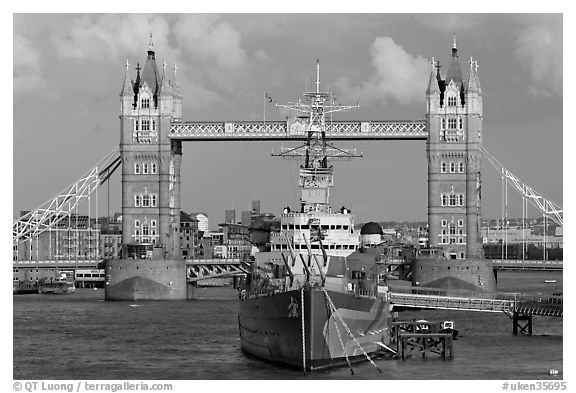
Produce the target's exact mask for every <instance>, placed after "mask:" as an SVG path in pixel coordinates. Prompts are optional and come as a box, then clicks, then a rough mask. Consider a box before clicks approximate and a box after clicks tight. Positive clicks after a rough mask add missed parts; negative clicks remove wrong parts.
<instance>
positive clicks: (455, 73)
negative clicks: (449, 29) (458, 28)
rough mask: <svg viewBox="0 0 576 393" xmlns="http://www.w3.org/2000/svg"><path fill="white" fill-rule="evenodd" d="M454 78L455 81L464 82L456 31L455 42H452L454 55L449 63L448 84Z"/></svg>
mask: <svg viewBox="0 0 576 393" xmlns="http://www.w3.org/2000/svg"><path fill="white" fill-rule="evenodd" d="M451 80H453V81H454V83H457V84H461V83H462V72H461V71H460V64H459V63H458V48H457V47H456V32H454V42H453V44H452V57H451V58H450V63H448V72H447V73H446V79H445V81H446V85H448V84H449V83H450V81H451Z"/></svg>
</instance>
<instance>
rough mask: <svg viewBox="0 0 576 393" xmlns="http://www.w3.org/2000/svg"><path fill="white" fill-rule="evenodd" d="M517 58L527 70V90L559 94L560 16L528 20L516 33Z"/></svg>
mask: <svg viewBox="0 0 576 393" xmlns="http://www.w3.org/2000/svg"><path fill="white" fill-rule="evenodd" d="M514 53H515V55H516V58H517V59H518V60H519V61H520V63H521V67H522V68H523V69H524V70H526V71H527V72H529V73H530V78H531V80H530V85H529V86H528V91H529V92H530V93H531V94H532V95H535V96H538V97H542V96H544V97H546V96H551V95H558V96H560V97H561V96H562V18H561V17H558V18H555V19H553V20H551V19H547V18H546V19H544V20H542V19H540V20H534V19H530V22H529V23H528V24H526V25H524V26H523V27H521V28H520V30H519V31H518V33H517V38H516V50H515V52H514Z"/></svg>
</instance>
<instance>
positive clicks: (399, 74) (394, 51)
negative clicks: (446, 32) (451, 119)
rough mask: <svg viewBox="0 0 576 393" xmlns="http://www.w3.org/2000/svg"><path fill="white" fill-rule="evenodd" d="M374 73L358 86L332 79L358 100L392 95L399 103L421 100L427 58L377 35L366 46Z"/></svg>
mask: <svg viewBox="0 0 576 393" xmlns="http://www.w3.org/2000/svg"><path fill="white" fill-rule="evenodd" d="M370 55H371V57H372V65H373V67H374V69H375V71H374V73H373V74H372V75H371V76H370V77H369V78H368V79H367V80H365V81H364V82H362V84H361V85H360V86H357V87H354V86H351V84H350V80H349V79H348V78H341V79H339V80H338V81H336V86H337V88H338V89H339V90H341V91H344V92H345V93H346V95H349V96H351V97H353V98H356V99H360V100H367V101H370V100H373V99H380V100H381V101H382V102H383V103H386V101H387V100H389V99H392V100H395V101H397V102H399V103H400V104H410V103H412V102H417V101H422V100H423V99H424V91H425V89H426V84H427V80H428V77H429V72H430V70H429V61H428V60H427V59H426V58H424V57H422V56H413V55H411V54H409V53H408V52H406V51H405V50H404V48H403V47H401V46H400V45H398V44H396V43H395V42H394V40H393V39H392V38H390V37H378V38H377V39H376V40H375V41H374V43H373V44H372V46H371V48H370Z"/></svg>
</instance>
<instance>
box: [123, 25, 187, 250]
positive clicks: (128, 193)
mask: <svg viewBox="0 0 576 393" xmlns="http://www.w3.org/2000/svg"><path fill="white" fill-rule="evenodd" d="M120 102H121V113H120V153H121V156H122V258H128V259H130V258H142V257H146V256H147V257H151V256H152V255H154V259H174V258H179V257H180V255H179V252H180V245H179V234H178V230H179V227H180V223H179V220H180V163H181V159H182V146H181V141H171V140H170V139H169V138H168V135H169V133H170V124H171V122H177V121H181V120H182V95H181V94H180V89H179V87H178V84H177V83H176V66H174V77H173V79H172V81H169V80H168V78H167V75H166V64H165V63H164V64H163V67H162V74H160V71H159V70H158V67H157V65H156V54H155V52H154V44H153V42H152V34H150V43H149V47H148V54H147V58H146V60H145V62H144V68H141V67H140V63H138V65H137V67H136V80H130V78H129V64H128V61H127V62H126V75H125V77H124V83H123V86H122V91H121V93H120Z"/></svg>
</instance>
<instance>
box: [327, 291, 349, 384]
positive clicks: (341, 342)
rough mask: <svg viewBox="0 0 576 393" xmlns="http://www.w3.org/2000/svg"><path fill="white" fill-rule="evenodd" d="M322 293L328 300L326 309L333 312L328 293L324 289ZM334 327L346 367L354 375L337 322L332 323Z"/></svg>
mask: <svg viewBox="0 0 576 393" xmlns="http://www.w3.org/2000/svg"><path fill="white" fill-rule="evenodd" d="M324 295H325V296H326V299H327V300H328V309H329V310H330V311H331V312H334V311H333V309H332V307H331V306H330V299H329V298H328V294H327V293H326V291H324ZM334 327H336V333H337V334H338V340H340V345H341V346H342V351H344V357H345V358H346V363H348V367H349V368H350V373H351V374H352V375H354V370H353V369H352V365H351V364H350V359H348V352H346V346H345V345H344V341H342V336H341V335H340V329H338V324H337V323H334Z"/></svg>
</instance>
